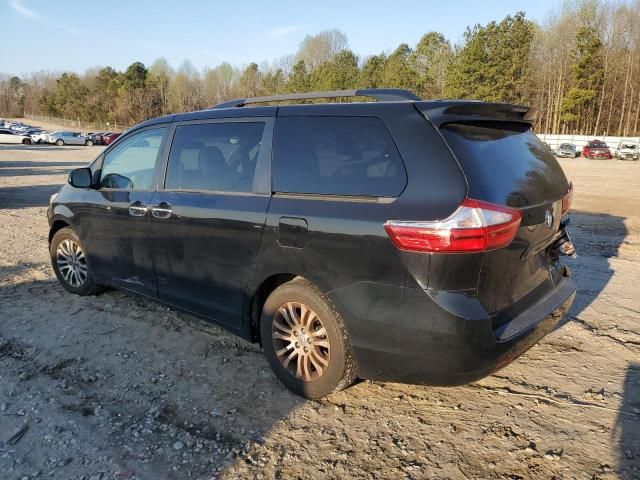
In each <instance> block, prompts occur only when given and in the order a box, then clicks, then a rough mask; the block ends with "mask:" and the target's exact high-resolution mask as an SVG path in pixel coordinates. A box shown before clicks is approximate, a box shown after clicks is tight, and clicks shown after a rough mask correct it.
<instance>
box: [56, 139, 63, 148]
mask: <svg viewBox="0 0 640 480" xmlns="http://www.w3.org/2000/svg"><path fill="white" fill-rule="evenodd" d="M56 145H58V146H59V147H61V146H62V145H64V141H63V140H62V139H61V138H59V139H58V140H56Z"/></svg>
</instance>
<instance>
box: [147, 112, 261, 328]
mask: <svg viewBox="0 0 640 480" xmlns="http://www.w3.org/2000/svg"><path fill="white" fill-rule="evenodd" d="M272 132H273V119H272V118H264V117H255V118H234V119H221V120H220V119H218V120H205V121H191V122H183V123H177V124H176V126H175V134H174V137H173V142H172V145H171V151H170V154H169V158H168V162H167V166H166V177H165V180H164V185H163V188H161V189H160V190H159V191H158V192H157V194H156V195H155V196H154V199H153V205H152V206H151V237H152V252H153V261H154V267H155V271H156V274H157V279H158V294H159V297H160V299H161V300H163V301H165V302H168V303H170V304H173V305H176V306H178V307H181V308H184V309H186V310H189V311H191V312H194V313H196V314H199V315H203V316H206V317H208V318H211V319H213V320H215V321H218V322H221V323H224V324H226V325H229V326H231V327H240V326H241V312H242V305H243V300H244V295H245V289H246V284H247V280H248V278H249V274H250V272H251V269H252V267H253V263H254V260H255V256H256V252H257V250H258V246H259V244H260V239H261V237H262V231H263V227H264V222H265V218H266V212H267V209H268V207H269V200H270V196H271V195H270V191H271V190H270V174H269V168H270V167H269V158H270V155H271V136H272Z"/></svg>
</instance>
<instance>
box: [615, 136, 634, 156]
mask: <svg viewBox="0 0 640 480" xmlns="http://www.w3.org/2000/svg"><path fill="white" fill-rule="evenodd" d="M614 155H615V156H616V157H617V158H619V159H621V160H638V143H637V142H635V141H633V140H620V143H618V146H617V147H616V150H615V153H614Z"/></svg>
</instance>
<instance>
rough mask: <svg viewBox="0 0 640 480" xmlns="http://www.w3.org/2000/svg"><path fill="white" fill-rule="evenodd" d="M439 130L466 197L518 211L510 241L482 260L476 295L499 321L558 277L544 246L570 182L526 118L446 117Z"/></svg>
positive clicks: (552, 232) (556, 266)
mask: <svg viewBox="0 0 640 480" xmlns="http://www.w3.org/2000/svg"><path fill="white" fill-rule="evenodd" d="M441 132H442V134H443V136H444V138H445V140H446V141H447V143H448V144H449V146H450V147H451V149H452V150H453V153H454V154H455V155H456V157H457V159H458V161H459V162H460V165H461V167H462V169H463V171H464V173H465V176H466V177H467V181H468V184H469V193H468V196H469V197H470V198H473V199H476V200H482V201H486V202H491V203H494V204H498V205H505V206H508V207H514V208H518V209H520V210H521V211H522V221H521V224H520V229H519V231H518V234H517V235H516V238H515V239H514V241H513V242H512V243H511V245H509V246H508V247H506V248H502V249H499V250H494V251H489V252H486V253H485V254H484V258H483V260H482V267H481V273H480V278H479V282H478V295H479V297H480V300H481V302H482V304H483V306H484V307H485V308H486V309H487V311H488V312H490V313H493V314H496V315H497V317H496V322H497V323H500V322H501V319H502V318H504V319H508V318H511V317H512V316H513V315H514V314H517V313H518V311H521V310H523V309H525V308H527V307H528V306H530V305H532V304H533V303H535V302H536V301H537V300H539V299H540V298H541V297H542V296H543V295H545V294H546V293H548V292H549V291H550V290H551V289H552V288H553V286H554V284H555V282H556V281H558V280H559V276H560V272H559V268H560V265H559V262H557V259H555V258H553V257H552V256H551V255H550V246H551V244H552V243H553V241H554V240H555V239H556V238H557V234H558V232H559V230H560V229H561V217H562V215H563V211H562V198H563V196H564V195H566V194H567V193H568V190H569V183H568V181H567V178H566V177H565V175H564V172H563V171H562V168H561V167H560V165H559V164H558V162H557V160H556V159H555V158H554V157H553V155H552V154H551V153H550V152H549V150H548V149H547V148H546V147H545V145H544V144H543V143H542V142H541V141H540V140H539V139H538V138H537V137H536V136H535V134H534V133H533V132H532V131H531V128H530V126H529V125H528V124H525V123H515V122H494V121H486V122H468V123H460V124H455V123H451V124H447V125H444V126H443V127H441Z"/></svg>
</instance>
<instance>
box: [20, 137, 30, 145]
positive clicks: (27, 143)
mask: <svg viewBox="0 0 640 480" xmlns="http://www.w3.org/2000/svg"><path fill="white" fill-rule="evenodd" d="M22 144H23V145H31V140H29V139H28V138H25V139H24V140H22Z"/></svg>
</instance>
